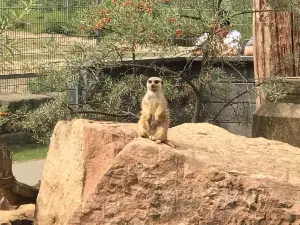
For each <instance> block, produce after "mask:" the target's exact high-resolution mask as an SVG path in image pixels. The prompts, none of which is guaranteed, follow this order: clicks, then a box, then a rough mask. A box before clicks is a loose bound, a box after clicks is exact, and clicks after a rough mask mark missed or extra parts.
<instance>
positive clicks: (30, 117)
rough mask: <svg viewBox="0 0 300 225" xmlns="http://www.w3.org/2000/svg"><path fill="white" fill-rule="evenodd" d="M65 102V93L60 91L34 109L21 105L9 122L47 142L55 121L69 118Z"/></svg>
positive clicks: (66, 99)
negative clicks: (53, 97) (50, 99)
mask: <svg viewBox="0 0 300 225" xmlns="http://www.w3.org/2000/svg"><path fill="white" fill-rule="evenodd" d="M67 102H68V98H67V96H66V94H64V93H61V94H59V95H58V96H57V97H56V99H55V100H52V101H49V102H47V103H44V104H42V105H41V106H40V107H39V108H38V109H36V110H31V109H30V108H27V107H22V108H21V109H19V110H17V112H16V113H15V114H13V115H12V116H11V117H10V122H11V124H12V126H13V127H14V128H15V129H21V130H25V131H29V132H31V133H32V135H33V138H35V139H36V140H38V141H41V142H47V141H49V138H50V136H51V134H52V132H53V128H54V126H55V125H56V123H57V121H59V120H67V119H68V118H70V112H69V110H67Z"/></svg>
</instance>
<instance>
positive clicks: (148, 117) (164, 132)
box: [138, 77, 175, 148]
mask: <svg viewBox="0 0 300 225" xmlns="http://www.w3.org/2000/svg"><path fill="white" fill-rule="evenodd" d="M141 108H142V110H141V115H140V119H139V122H138V125H139V130H140V136H141V137H143V138H149V139H151V140H152V141H155V142H156V143H158V144H159V143H165V144H167V145H169V146H171V147H173V148H175V145H174V144H172V143H171V142H170V141H169V140H168V139H167V138H168V129H169V126H170V113H169V108H168V103H167V100H166V99H165V96H164V92H163V81H162V79H161V78H159V77H150V78H149V79H148V80H147V92H146V94H145V96H144V98H143V100H142V104H141Z"/></svg>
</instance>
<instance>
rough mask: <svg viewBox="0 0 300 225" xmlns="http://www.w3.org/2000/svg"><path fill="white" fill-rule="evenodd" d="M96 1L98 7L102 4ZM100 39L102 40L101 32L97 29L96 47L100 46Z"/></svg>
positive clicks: (98, 0) (99, 0)
mask: <svg viewBox="0 0 300 225" xmlns="http://www.w3.org/2000/svg"><path fill="white" fill-rule="evenodd" d="M95 1H96V5H100V4H101V0H95ZM100 39H101V30H99V29H97V30H96V45H99V44H100Z"/></svg>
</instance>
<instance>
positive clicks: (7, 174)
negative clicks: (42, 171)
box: [0, 144, 39, 206]
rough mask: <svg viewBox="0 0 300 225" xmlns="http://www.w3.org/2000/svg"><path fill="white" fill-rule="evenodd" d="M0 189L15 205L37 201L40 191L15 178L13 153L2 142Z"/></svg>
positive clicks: (10, 202)
mask: <svg viewBox="0 0 300 225" xmlns="http://www.w3.org/2000/svg"><path fill="white" fill-rule="evenodd" d="M0 191H1V192H2V194H3V195H4V197H5V198H6V199H7V201H8V202H9V204H11V205H13V206H19V205H23V204H29V203H35V202H36V198H37V195H38V193H39V188H37V187H33V186H29V185H26V184H22V183H20V182H18V181H17V180H16V179H15V177H14V176H13V173H12V153H11V151H10V150H9V149H8V148H7V146H6V145H4V144H0Z"/></svg>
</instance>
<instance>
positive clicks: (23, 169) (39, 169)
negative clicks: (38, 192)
mask: <svg viewBox="0 0 300 225" xmlns="http://www.w3.org/2000/svg"><path fill="white" fill-rule="evenodd" d="M44 164H45V160H36V161H30V162H26V163H17V164H13V167H12V170H13V174H14V176H15V178H16V179H17V181H19V182H22V183H25V184H28V185H35V184H37V183H38V181H39V180H41V179H42V176H43V170H44Z"/></svg>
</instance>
